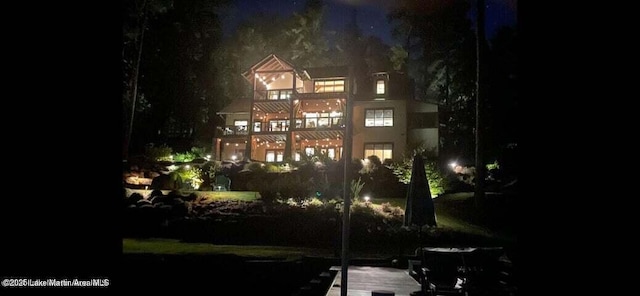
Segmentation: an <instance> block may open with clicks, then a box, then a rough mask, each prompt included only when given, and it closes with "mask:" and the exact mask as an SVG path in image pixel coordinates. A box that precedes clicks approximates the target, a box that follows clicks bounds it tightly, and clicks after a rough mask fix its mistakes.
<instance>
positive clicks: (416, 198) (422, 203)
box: [404, 154, 437, 228]
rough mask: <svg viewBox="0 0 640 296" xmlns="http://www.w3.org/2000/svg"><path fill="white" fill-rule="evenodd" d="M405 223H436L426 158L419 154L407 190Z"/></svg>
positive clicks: (420, 224)
mask: <svg viewBox="0 0 640 296" xmlns="http://www.w3.org/2000/svg"><path fill="white" fill-rule="evenodd" d="M404 225H405V226H411V225H417V226H418V227H420V228H422V226H424V225H428V226H437V225H436V213H435V208H434V206H433V200H432V198H431V191H430V190H429V181H427V173H426V172H425V170H424V159H422V156H421V155H419V154H416V156H414V157H413V168H412V169H411V180H410V181H409V188H408V190H407V203H406V206H405V212H404Z"/></svg>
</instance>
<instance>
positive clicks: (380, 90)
mask: <svg viewBox="0 0 640 296" xmlns="http://www.w3.org/2000/svg"><path fill="white" fill-rule="evenodd" d="M376 94H377V95H384V80H382V79H379V80H378V81H376Z"/></svg>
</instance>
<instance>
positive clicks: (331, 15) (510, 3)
mask: <svg viewBox="0 0 640 296" xmlns="http://www.w3.org/2000/svg"><path fill="white" fill-rule="evenodd" d="M470 1H472V3H473V4H472V5H475V2H476V1H474V0H470ZM305 2H306V0H235V1H234V2H233V4H232V5H231V7H230V8H229V12H228V13H227V15H226V16H225V18H226V19H225V21H224V22H225V33H226V34H232V32H233V30H234V29H235V28H236V27H237V25H238V24H239V23H241V22H242V20H244V19H246V18H248V17H251V16H252V15H254V14H256V13H258V12H261V11H262V12H265V13H267V14H271V13H278V14H281V15H283V16H290V15H292V13H293V12H294V11H301V10H302V9H303V8H304V3H305ZM324 2H325V4H326V7H325V25H326V29H328V30H333V31H337V30H342V29H343V28H344V27H345V25H346V23H347V22H348V21H349V20H350V18H351V14H350V9H351V7H353V6H352V5H351V4H350V3H356V7H357V19H358V26H359V27H360V29H361V30H362V32H363V33H364V34H365V35H375V36H378V37H380V38H381V39H382V40H383V41H384V42H385V43H387V44H389V45H393V44H395V43H396V42H395V40H393V38H392V37H391V27H390V25H389V24H388V23H387V19H386V14H387V7H388V6H389V5H392V4H393V3H394V1H393V0H325V1H324ZM517 2H518V0H486V4H487V10H486V15H487V22H486V28H487V35H488V36H487V37H489V38H491V37H492V36H493V33H494V32H495V30H496V29H497V28H499V27H500V26H505V25H507V26H515V24H516V21H517ZM473 11H475V9H474V10H473Z"/></svg>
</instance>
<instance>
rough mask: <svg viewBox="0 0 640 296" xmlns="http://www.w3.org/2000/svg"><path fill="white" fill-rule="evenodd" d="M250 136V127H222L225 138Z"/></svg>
mask: <svg viewBox="0 0 640 296" xmlns="http://www.w3.org/2000/svg"><path fill="white" fill-rule="evenodd" d="M248 134H249V127H248V126H246V125H225V126H223V127H222V135H223V136H246V135H248Z"/></svg>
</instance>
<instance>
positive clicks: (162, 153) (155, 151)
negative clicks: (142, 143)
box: [144, 145, 173, 161]
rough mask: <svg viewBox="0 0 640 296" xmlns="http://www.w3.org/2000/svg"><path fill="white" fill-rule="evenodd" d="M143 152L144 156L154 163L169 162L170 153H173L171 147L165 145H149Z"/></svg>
mask: <svg viewBox="0 0 640 296" xmlns="http://www.w3.org/2000/svg"><path fill="white" fill-rule="evenodd" d="M144 150H145V151H144V154H145V155H146V156H147V157H149V158H150V159H153V160H156V161H171V153H173V149H171V147H168V146H166V145H162V146H160V147H154V146H153V145H150V146H147V147H145V149H144Z"/></svg>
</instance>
